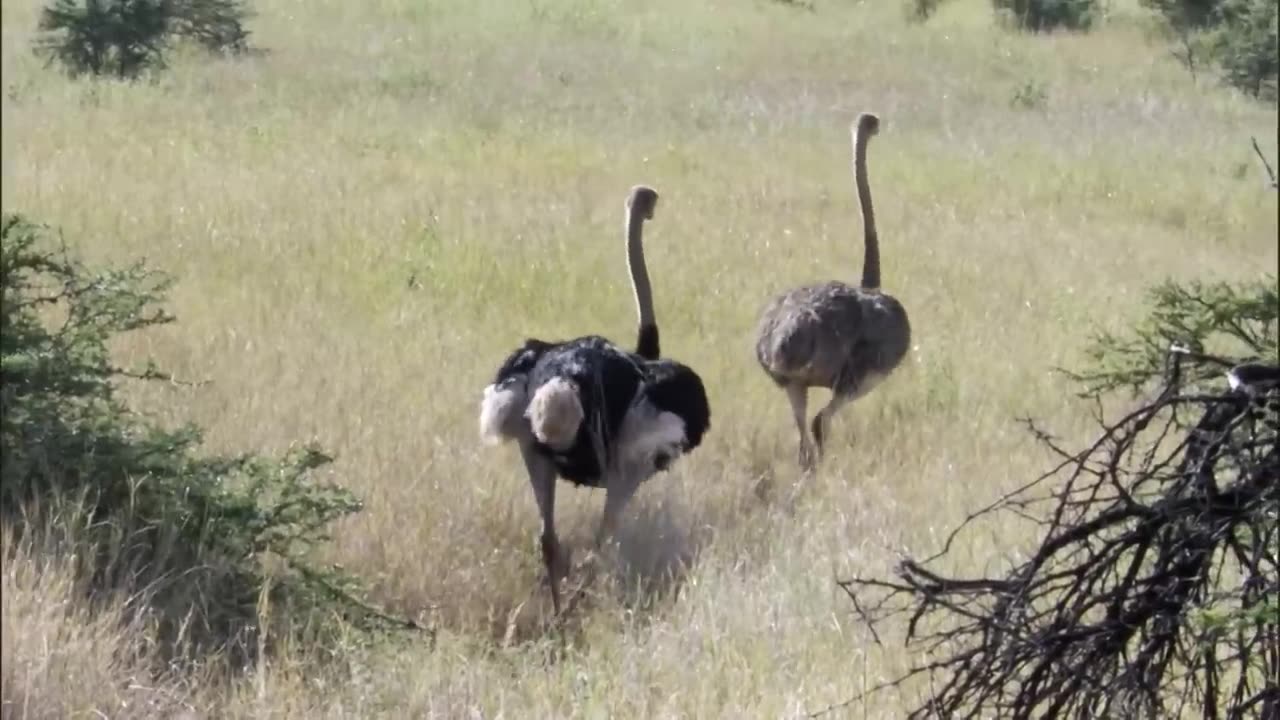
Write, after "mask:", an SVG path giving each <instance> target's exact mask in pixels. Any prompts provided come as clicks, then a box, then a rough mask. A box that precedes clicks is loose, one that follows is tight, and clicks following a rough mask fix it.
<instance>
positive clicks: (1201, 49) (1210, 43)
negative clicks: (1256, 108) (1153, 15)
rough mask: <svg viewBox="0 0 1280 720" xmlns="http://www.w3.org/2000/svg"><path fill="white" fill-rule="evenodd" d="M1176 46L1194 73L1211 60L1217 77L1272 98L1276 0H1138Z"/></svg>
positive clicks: (1279, 65)
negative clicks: (1158, 17)
mask: <svg viewBox="0 0 1280 720" xmlns="http://www.w3.org/2000/svg"><path fill="white" fill-rule="evenodd" d="M1142 4H1143V5H1145V6H1146V7H1148V8H1151V9H1152V10H1155V11H1156V12H1158V13H1159V14H1160V15H1161V17H1162V18H1163V20H1164V24H1165V28H1166V30H1167V31H1168V33H1169V35H1170V36H1171V37H1172V38H1173V39H1175V40H1176V42H1177V43H1178V45H1179V48H1178V50H1176V51H1175V52H1174V54H1175V56H1176V57H1177V58H1178V59H1179V60H1181V61H1182V63H1183V64H1184V65H1186V66H1187V68H1188V69H1189V70H1190V71H1191V72H1192V74H1195V73H1196V71H1197V70H1198V69H1199V67H1200V66H1201V65H1202V64H1212V65H1214V66H1216V67H1217V68H1218V69H1219V71H1220V72H1221V75H1222V79H1223V81H1225V82H1226V83H1227V84H1228V85H1231V86H1232V87H1235V88H1237V89H1239V90H1241V91H1243V92H1245V93H1248V94H1250V95H1253V96H1254V97H1258V98H1263V99H1269V100H1270V99H1274V98H1275V97H1276V86H1277V76H1278V74H1280V55H1278V52H1280V48H1278V47H1277V45H1278V43H1280V40H1278V35H1277V14H1278V11H1277V3H1276V0H1142Z"/></svg>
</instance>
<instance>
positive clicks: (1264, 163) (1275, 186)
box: [1249, 136, 1280, 190]
mask: <svg viewBox="0 0 1280 720" xmlns="http://www.w3.org/2000/svg"><path fill="white" fill-rule="evenodd" d="M1249 140H1250V141H1252V142H1253V151H1254V152H1256V153H1258V159H1259V160H1261V161H1262V168H1263V169H1264V170H1266V171H1267V180H1269V181H1270V183H1271V189H1272V190H1276V189H1280V185H1278V184H1277V183H1276V174H1275V173H1274V172H1272V171H1271V163H1269V162H1267V156H1266V155H1263V154H1262V148H1260V147H1258V139H1257V138H1255V137H1252V136H1250V138H1249Z"/></svg>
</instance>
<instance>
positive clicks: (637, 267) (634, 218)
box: [627, 210, 659, 360]
mask: <svg viewBox="0 0 1280 720" xmlns="http://www.w3.org/2000/svg"><path fill="white" fill-rule="evenodd" d="M643 234H644V218H643V217H641V215H640V212H639V211H637V210H632V211H630V212H629V213H627V268H628V269H629V270H630V271H631V289H632V290H633V291H635V296H636V313H638V314H639V316H640V328H639V331H638V337H637V338H636V354H637V355H640V356H641V357H644V358H648V359H650V360H656V359H658V357H659V347H658V324H657V321H656V320H654V316H653V289H652V288H651V287H650V286H649V269H648V268H647V267H646V266H645V264H644V239H643Z"/></svg>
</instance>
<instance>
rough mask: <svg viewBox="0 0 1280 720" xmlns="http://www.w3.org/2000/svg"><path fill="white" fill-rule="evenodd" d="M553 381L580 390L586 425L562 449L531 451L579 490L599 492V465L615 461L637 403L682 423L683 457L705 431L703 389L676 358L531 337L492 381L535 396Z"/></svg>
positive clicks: (594, 341) (597, 341)
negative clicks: (596, 489)
mask: <svg viewBox="0 0 1280 720" xmlns="http://www.w3.org/2000/svg"><path fill="white" fill-rule="evenodd" d="M654 340H655V341H656V336H655V337H654ZM655 344H656V342H655ZM554 378H564V379H567V380H571V381H572V382H573V383H574V384H575V385H576V386H577V388H578V398H579V401H580V402H581V404H582V409H583V414H584V418H583V422H582V425H581V426H580V427H579V428H578V434H577V437H576V438H575V440H574V443H573V445H572V446H570V447H569V448H568V449H567V450H556V449H554V448H552V447H550V446H548V445H546V444H544V443H541V442H538V441H536V440H535V441H534V447H535V449H536V450H537V452H539V453H540V454H542V455H544V456H546V457H548V458H550V459H551V461H552V462H553V463H554V464H555V466H556V470H557V472H558V474H559V475H560V476H561V477H563V478H564V479H566V480H568V481H569V482H572V483H574V484H576V485H582V486H587V487H604V484H605V481H606V478H605V472H604V466H603V465H602V462H603V463H604V464H605V465H607V463H608V459H609V458H610V457H612V456H613V453H614V452H615V451H616V449H617V443H618V440H619V433H620V432H621V430H622V427H623V423H624V422H625V421H626V418H627V413H628V412H629V411H631V409H632V408H633V407H634V406H635V405H636V403H637V402H639V401H641V400H648V402H649V403H650V404H651V405H652V406H653V407H654V408H656V409H658V410H660V411H666V412H670V413H673V414H675V415H677V416H679V417H680V418H681V419H682V420H683V421H684V424H685V442H684V446H683V447H682V448H681V452H682V453H683V452H688V451H690V450H692V449H694V448H696V447H697V446H698V445H699V444H700V443H701V442H702V437H703V435H704V434H705V433H706V432H707V430H708V429H709V427H710V420H711V411H710V407H709V403H708V401H707V395H706V390H705V388H704V387H703V384H702V380H701V379H700V378H699V377H698V375H697V373H695V372H694V371H693V370H691V369H690V368H688V367H687V366H685V365H682V364H680V363H678V362H675V361H673V360H648V359H646V358H644V357H642V356H640V355H638V354H636V353H631V352H627V351H625V350H623V349H621V348H619V347H618V346H616V345H614V344H613V343H611V342H610V341H609V340H607V339H605V338H603V337H600V336H598V335H587V336H583V337H579V338H575V339H573V340H568V341H565V342H559V343H551V342H546V341H543V340H536V339H528V340H526V341H525V343H524V345H523V346H521V347H520V348H519V349H517V350H516V351H515V352H513V353H511V355H509V356H508V357H507V359H506V360H505V361H504V362H503V364H502V367H501V368H500V369H499V370H498V373H497V375H496V377H495V378H494V384H495V385H497V386H499V387H501V386H504V385H507V384H509V383H515V382H521V383H524V384H525V387H526V388H527V391H528V393H529V395H530V396H532V395H533V393H534V392H535V391H536V390H537V388H539V387H541V386H542V385H543V384H545V383H547V382H548V381H550V380H552V379H554ZM672 459H674V458H670V457H659V458H657V459H655V465H656V467H655V470H665V469H666V467H667V465H668V464H669V463H670V461H671V460H672Z"/></svg>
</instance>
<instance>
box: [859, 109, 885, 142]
mask: <svg viewBox="0 0 1280 720" xmlns="http://www.w3.org/2000/svg"><path fill="white" fill-rule="evenodd" d="M854 129H855V130H857V131H858V135H860V136H862V137H871V136H873V135H876V134H878V133H879V132H880V116H878V115H876V114H875V113H866V112H864V113H862V114H861V115H859V116H858V120H857V122H856V123H854Z"/></svg>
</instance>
